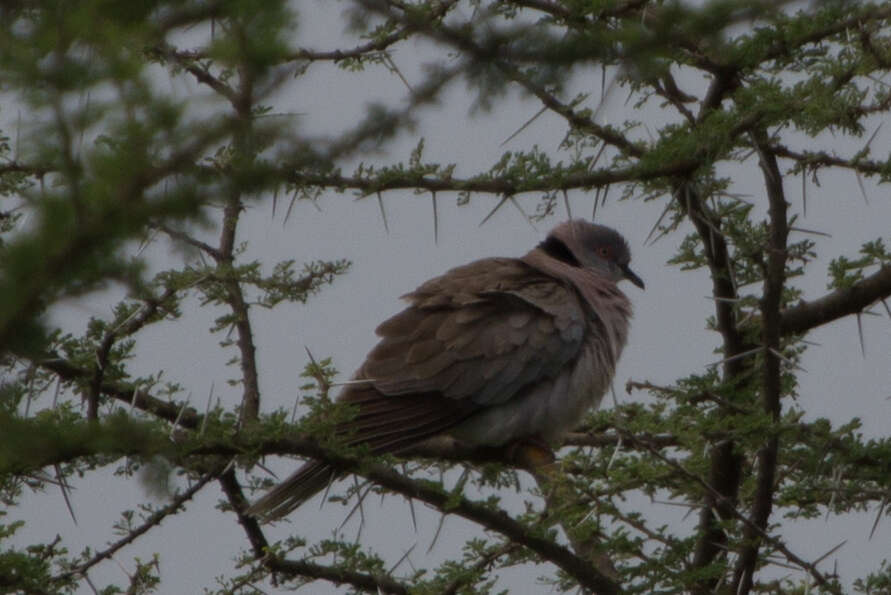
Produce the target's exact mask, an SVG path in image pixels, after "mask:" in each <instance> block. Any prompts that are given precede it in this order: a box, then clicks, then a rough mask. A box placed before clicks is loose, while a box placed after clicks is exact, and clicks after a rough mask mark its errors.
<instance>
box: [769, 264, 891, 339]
mask: <svg viewBox="0 0 891 595" xmlns="http://www.w3.org/2000/svg"><path fill="white" fill-rule="evenodd" d="M888 297H891V265H887V264H886V265H884V266H882V267H881V268H879V270H878V271H876V272H875V273H873V274H872V275H869V276H868V277H866V278H864V279H861V280H860V281H858V282H856V283H854V284H853V285H851V286H850V287H845V288H843V289H836V290H835V291H833V292H832V293H830V294H827V295H825V296H823V297H821V298H817V299H815V300H812V301H810V302H805V301H802V302H801V303H799V304H798V305H797V306H794V307H792V308H786V309H785V310H783V312H782V317H781V318H780V332H781V333H782V334H783V335H795V334H802V333H806V332H807V331H809V330H811V329H814V328H816V327H818V326H821V325H824V324H826V323H829V322H832V321H834V320H838V319H839V318H843V317H845V316H849V315H851V314H856V313H858V312H862V311H863V309H864V308H866V307H868V306H869V305H870V304H873V303H875V302H877V301H879V300H882V299H886V298H888Z"/></svg>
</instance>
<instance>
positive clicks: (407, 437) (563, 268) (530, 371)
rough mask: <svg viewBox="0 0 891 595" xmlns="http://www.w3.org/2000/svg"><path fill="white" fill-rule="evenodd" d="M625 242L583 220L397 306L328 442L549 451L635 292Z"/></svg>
mask: <svg viewBox="0 0 891 595" xmlns="http://www.w3.org/2000/svg"><path fill="white" fill-rule="evenodd" d="M630 262H631V253H630V250H629V247H628V242H627V241H626V240H625V239H624V238H623V237H622V236H621V235H620V234H619V233H618V232H617V231H615V230H614V229H612V228H610V227H606V226H604V225H599V224H595V223H592V222H589V221H587V220H585V219H569V220H566V221H563V222H561V223H559V224H558V225H556V226H555V227H554V228H553V229H552V230H551V231H550V233H549V234H548V235H547V237H546V239H545V240H543V241H542V242H540V243H539V244H538V245H537V246H535V248H533V249H532V250H530V251H529V252H528V253H526V254H525V255H524V256H522V257H521V258H501V257H494V258H484V259H481V260H476V261H474V262H471V263H469V264H466V265H463V266H459V267H457V268H453V269H451V270H449V271H448V272H446V273H445V274H443V275H441V276H439V277H435V278H433V279H430V280H429V281H427V282H425V283H423V284H422V285H421V286H419V287H418V288H417V289H416V290H414V291H412V292H411V293H408V294H406V295H404V296H402V299H404V300H406V301H407V302H408V305H407V307H406V308H405V309H403V310H402V311H401V312H399V313H397V314H396V315H394V316H392V317H391V318H389V319H388V320H386V321H384V322H383V323H382V324H381V325H380V326H378V327H377V330H376V333H377V335H378V336H379V337H380V340H379V342H378V343H377V345H376V346H375V347H374V348H373V349H372V350H371V351H370V352H369V354H368V356H367V358H366V359H365V362H364V363H363V364H362V365H361V366H360V368H359V369H358V370H357V371H356V373H355V375H354V376H353V380H352V381H350V382H348V383H346V384H345V386H344V388H343V391H342V392H341V393H340V395H339V396H338V400H339V401H341V402H345V403H349V404H350V405H352V406H353V407H354V411H355V416H354V417H352V418H351V419H349V420H347V421H344V422H339V423H338V424H337V426H336V427H335V429H334V430H333V431H334V434H335V436H336V437H343V442H344V443H346V444H348V445H353V446H356V445H365V446H367V447H368V449H369V451H370V452H371V453H372V454H383V453H394V454H398V453H400V452H403V451H405V450H407V449H409V448H411V447H412V446H416V445H418V444H420V443H422V442H424V441H425V440H428V439H431V438H433V437H436V436H441V435H449V436H451V437H452V438H454V439H457V440H459V441H461V442H463V443H466V444H467V445H469V446H471V447H477V446H492V447H500V446H510V445H514V444H521V443H523V442H524V441H525V442H527V443H529V444H545V445H548V444H553V443H555V442H556V441H558V440H559V439H560V438H561V436H563V435H564V434H565V433H566V432H568V431H569V430H571V429H573V428H574V427H576V426H577V425H578V423H579V420H580V419H581V416H582V414H583V413H585V412H586V411H587V410H589V409H591V408H594V407H596V406H597V405H599V404H600V401H601V399H602V398H603V395H604V393H605V392H606V391H607V389H608V388H609V387H610V384H611V382H612V378H613V374H614V373H615V369H616V363H617V362H618V360H619V356H620V355H621V353H622V349H623V348H624V346H625V342H626V339H627V337H628V329H629V323H630V319H631V315H632V308H631V302H630V300H629V299H628V297H627V296H626V295H625V294H624V293H623V292H622V290H621V289H619V287H618V285H617V283H618V282H619V281H622V280H628V281H630V282H631V283H633V284H634V285H636V286H638V287H640V288H641V289H644V282H643V281H642V280H641V278H640V277H638V276H637V274H635V273H634V272H633V271H632V270H631V268H630V266H629V265H630ZM338 476H339V473H338V471H337V470H336V469H334V468H333V467H331V466H330V465H328V464H326V463H325V462H323V461H318V460H310V461H309V462H307V463H305V464H304V465H303V466H302V467H300V468H299V469H298V470H297V471H296V472H295V473H293V474H292V475H291V476H290V477H288V478H287V479H285V480H284V481H283V482H281V483H280V484H279V485H277V486H275V487H274V488H272V489H271V490H270V491H269V492H268V493H266V494H265V495H264V496H262V497H261V498H260V499H259V500H257V501H256V502H254V503H253V504H252V505H251V506H250V507H249V508H248V509H247V510H246V514H247V515H249V516H254V517H258V518H260V519H263V520H265V521H271V520H276V519H279V518H282V517H284V516H286V515H288V514H289V513H291V512H292V511H294V510H295V509H296V508H298V507H299V506H300V505H301V504H303V503H304V502H305V501H306V500H308V499H309V498H311V497H312V496H313V495H314V494H316V493H317V492H319V491H321V490H323V489H324V488H325V487H327V486H328V485H329V484H330V483H331V481H333V480H334V479H335V478H336V477H338Z"/></svg>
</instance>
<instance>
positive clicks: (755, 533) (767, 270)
mask: <svg viewBox="0 0 891 595" xmlns="http://www.w3.org/2000/svg"><path fill="white" fill-rule="evenodd" d="M751 138H752V143H753V144H754V146H755V148H756V150H757V151H758V153H759V155H760V165H761V169H762V171H763V173H764V186H765V188H766V189H767V200H768V205H769V207H768V211H769V216H770V224H769V229H768V246H767V262H766V263H765V265H764V267H763V268H764V293H763V296H762V298H761V342H762V344H763V346H764V365H763V369H762V371H761V402H762V407H763V409H764V411H765V413H767V414H768V415H769V416H770V418H771V420H772V421H773V423H774V424H776V423H778V422H779V420H780V411H781V406H780V398H781V397H782V392H783V388H782V368H781V361H780V349H781V346H780V308H781V306H782V301H783V289H784V286H785V283H786V246H787V239H788V236H789V223H788V220H787V216H786V207H787V203H786V197H785V194H784V192H783V178H782V175H781V174H780V168H779V166H778V165H777V159H776V156H775V155H774V154H773V153H771V152H770V150H769V149H768V148H767V146H766V145H767V134H766V132H765V131H763V130H755V131H753V132H752V133H751ZM779 445H780V438H779V435H778V434H777V432H776V431H774V432H771V433H770V434H769V435H768V436H767V440H766V443H765V444H764V446H763V447H762V448H761V450H760V451H759V452H758V476H757V480H756V486H755V494H754V500H753V502H752V515H751V518H752V522H751V524H747V525H746V526H745V528H744V529H743V547H742V551H741V552H740V554H739V557H738V558H737V561H736V568H735V569H734V572H733V584H732V586H731V590H732V592H733V593H748V592H749V591H750V590H751V589H752V584H753V582H754V577H755V566H756V565H757V563H758V549H759V546H760V542H761V537H760V536H761V534H762V533H764V532H766V531H767V523H768V520H769V519H770V513H771V511H772V510H773V497H774V489H775V487H774V486H775V483H776V482H775V480H776V469H777V451H778V450H779Z"/></svg>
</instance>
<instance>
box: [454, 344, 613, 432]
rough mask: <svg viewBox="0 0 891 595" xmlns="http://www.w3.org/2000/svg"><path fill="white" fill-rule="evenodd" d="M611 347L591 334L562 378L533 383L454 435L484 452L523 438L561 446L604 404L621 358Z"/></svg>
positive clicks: (482, 413) (474, 417)
mask: <svg viewBox="0 0 891 595" xmlns="http://www.w3.org/2000/svg"><path fill="white" fill-rule="evenodd" d="M617 331H619V332H621V331H620V329H617ZM609 343H610V340H609V338H607V337H606V336H604V335H602V334H599V333H598V334H595V333H588V337H587V339H586V340H585V341H584V342H583V344H582V347H581V349H580V353H579V355H578V357H577V358H576V359H575V360H574V361H573V362H572V363H571V364H568V365H566V366H564V367H563V369H562V370H560V372H559V373H558V374H557V375H556V376H554V377H552V378H548V379H542V380H539V381H538V382H535V383H532V384H530V385H529V386H527V387H525V388H524V389H523V390H522V391H521V392H520V394H518V395H517V396H516V397H514V398H512V399H510V400H508V401H506V402H504V403H501V404H499V405H496V406H491V407H487V408H485V409H483V410H481V411H480V412H478V413H476V414H474V415H473V416H472V417H470V418H469V419H467V420H466V421H464V422H462V423H461V424H460V425H458V426H457V427H455V428H454V429H452V430H451V431H450V432H449V433H450V434H451V435H452V436H454V437H455V438H457V439H458V440H462V441H465V442H468V443H470V444H474V445H480V446H482V445H485V446H502V445H505V444H508V443H510V442H513V441H516V440H521V439H523V438H535V439H540V440H545V441H547V442H554V441H557V440H559V439H560V438H561V437H562V436H563V435H564V434H565V433H566V432H568V431H569V430H571V429H572V428H574V427H576V426H578V424H579V423H580V421H581V418H582V416H583V415H584V414H585V412H587V411H588V410H589V409H591V408H592V407H596V406H597V405H599V404H600V401H601V399H602V398H603V395H604V393H605V392H606V391H607V389H608V388H609V386H610V383H611V382H612V378H613V373H614V371H615V366H614V364H613V362H615V360H616V359H617V358H618V356H619V353H618V352H617V351H614V349H615V346H612V345H609ZM617 350H618V351H620V350H621V344H620V345H618V348H617Z"/></svg>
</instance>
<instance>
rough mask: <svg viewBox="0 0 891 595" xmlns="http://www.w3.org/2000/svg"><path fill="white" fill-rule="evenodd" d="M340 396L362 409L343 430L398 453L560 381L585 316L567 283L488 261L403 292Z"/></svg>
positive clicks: (354, 440) (519, 265) (520, 265)
mask: <svg viewBox="0 0 891 595" xmlns="http://www.w3.org/2000/svg"><path fill="white" fill-rule="evenodd" d="M403 297H404V298H405V299H407V300H408V301H409V306H408V307H407V308H406V309H404V310H403V311H402V312H400V313H398V314H396V315H395V316H393V317H392V318H390V319H389V320H386V321H385V322H384V323H382V324H381V325H380V326H379V327H378V328H377V334H378V335H379V336H380V337H381V340H380V342H379V343H378V344H377V346H376V347H375V348H374V349H372V351H371V352H370V353H369V354H368V357H367V359H366V360H365V363H364V364H363V365H362V367H361V368H360V369H359V371H358V372H357V374H356V379H357V380H362V379H364V380H367V383H364V382H359V383H351V384H350V385H348V386H347V388H346V389H345V390H344V392H343V393H342V394H341V395H340V400H341V401H343V402H348V403H351V404H353V405H355V406H356V407H357V413H356V416H355V417H354V418H353V419H351V420H350V421H348V422H345V423H343V424H341V425H340V426H339V427H338V429H337V433H338V434H340V435H341V436H342V439H343V440H344V441H345V442H346V443H348V444H365V445H367V446H368V447H370V449H371V451H372V452H377V453H381V452H396V451H399V450H400V449H402V448H404V447H408V446H411V445H413V444H416V443H417V442H419V441H421V440H423V439H425V438H428V437H430V436H434V435H436V434H440V433H442V432H444V431H446V430H448V429H450V428H452V427H453V426H455V425H457V424H458V423H460V422H461V421H463V420H465V419H467V418H468V417H469V416H471V415H472V414H473V413H474V412H476V411H479V410H480V409H482V408H484V407H486V406H492V405H497V404H500V403H504V402H506V401H508V400H509V399H511V398H512V397H513V396H515V395H517V394H518V393H520V392H521V391H522V390H523V389H524V387H527V386H528V385H530V384H532V383H535V382H537V381H540V380H543V379H546V378H552V377H555V376H556V375H558V374H559V373H560V370H561V369H562V368H563V367H564V366H566V365H567V364H568V363H569V362H571V361H573V360H574V358H575V357H576V356H577V355H578V353H579V351H580V349H581V344H582V340H583V338H584V333H585V328H586V320H585V310H584V309H583V307H582V305H581V302H580V299H579V297H578V295H577V293H576V292H575V290H573V289H572V288H571V287H569V286H568V285H566V284H564V283H563V282H562V281H559V280H557V279H554V278H553V277H549V276H547V275H546V274H544V273H542V272H540V271H538V270H537V269H535V268H533V267H531V266H529V265H527V264H526V263H524V262H522V261H520V260H515V259H508V258H492V259H485V260H480V261H476V262H473V263H470V264H468V265H465V266H462V267H458V268H456V269H452V270H451V271H449V272H447V273H446V274H444V275H442V276H441V277H437V278H434V279H431V280H430V281H428V282H426V283H424V284H423V285H421V286H420V287H419V288H418V289H416V290H415V291H413V292H412V293H409V294H408V295H406V296H403Z"/></svg>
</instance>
